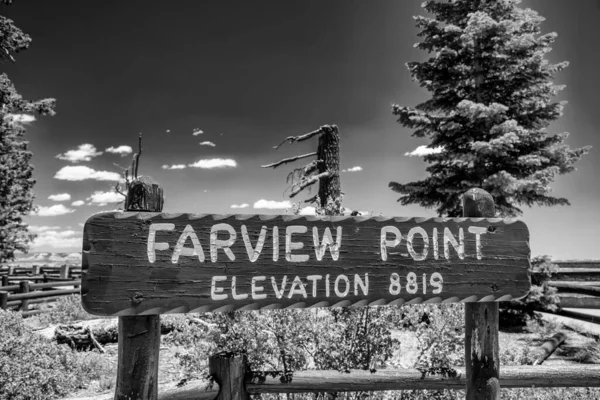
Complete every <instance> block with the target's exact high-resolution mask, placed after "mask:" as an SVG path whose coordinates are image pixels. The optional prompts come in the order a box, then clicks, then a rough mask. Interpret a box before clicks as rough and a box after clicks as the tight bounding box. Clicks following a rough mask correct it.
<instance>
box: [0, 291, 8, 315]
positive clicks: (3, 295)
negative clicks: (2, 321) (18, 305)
mask: <svg viewBox="0 0 600 400" xmlns="http://www.w3.org/2000/svg"><path fill="white" fill-rule="evenodd" d="M0 308H1V309H3V310H6V309H8V292H2V291H0Z"/></svg>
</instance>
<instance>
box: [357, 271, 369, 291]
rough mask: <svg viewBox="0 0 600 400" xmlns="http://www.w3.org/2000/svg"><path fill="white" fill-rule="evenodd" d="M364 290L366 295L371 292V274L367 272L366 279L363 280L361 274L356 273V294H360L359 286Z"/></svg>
mask: <svg viewBox="0 0 600 400" xmlns="http://www.w3.org/2000/svg"><path fill="white" fill-rule="evenodd" d="M359 286H360V288H361V289H362V291H363V294H364V295H365V296H366V295H368V294H369V274H368V273H367V274H365V280H364V281H363V280H362V279H361V277H360V275H359V274H354V295H355V296H358V287H359Z"/></svg>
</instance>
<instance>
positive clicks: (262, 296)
mask: <svg viewBox="0 0 600 400" xmlns="http://www.w3.org/2000/svg"><path fill="white" fill-rule="evenodd" d="M265 279H267V277H266V276H254V277H252V286H251V292H252V298H253V299H254V300H260V299H266V298H267V294H266V293H258V292H262V291H263V290H265V288H264V287H263V286H258V285H257V284H256V282H258V281H264V280H265Z"/></svg>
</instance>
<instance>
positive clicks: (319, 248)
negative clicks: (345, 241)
mask: <svg viewBox="0 0 600 400" xmlns="http://www.w3.org/2000/svg"><path fill="white" fill-rule="evenodd" d="M336 233H337V235H336V238H335V244H334V243H333V238H332V237H331V231H330V230H329V228H325V232H324V233H323V241H322V242H321V243H319V231H318V229H317V227H316V226H313V243H314V244H315V255H316V256H317V260H318V261H321V260H322V259H323V256H324V255H325V250H326V249H327V246H329V252H330V253H331V258H332V259H333V261H337V260H338V258H339V257H340V247H341V246H342V227H341V226H338V227H337V232H336Z"/></svg>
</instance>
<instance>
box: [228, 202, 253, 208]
mask: <svg viewBox="0 0 600 400" xmlns="http://www.w3.org/2000/svg"><path fill="white" fill-rule="evenodd" d="M246 207H250V204H248V203H243V204H232V205H231V208H246Z"/></svg>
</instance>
